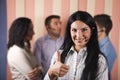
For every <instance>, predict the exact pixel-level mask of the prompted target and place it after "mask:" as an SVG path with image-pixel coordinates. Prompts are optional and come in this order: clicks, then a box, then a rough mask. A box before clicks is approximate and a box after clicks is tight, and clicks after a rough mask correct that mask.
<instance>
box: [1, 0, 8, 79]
mask: <svg viewBox="0 0 120 80" xmlns="http://www.w3.org/2000/svg"><path fill="white" fill-rule="evenodd" d="M6 12H7V11H6V0H0V80H6V64H7V60H6V54H7V46H6V44H7V36H6V35H7V19H6V18H7V15H6Z"/></svg>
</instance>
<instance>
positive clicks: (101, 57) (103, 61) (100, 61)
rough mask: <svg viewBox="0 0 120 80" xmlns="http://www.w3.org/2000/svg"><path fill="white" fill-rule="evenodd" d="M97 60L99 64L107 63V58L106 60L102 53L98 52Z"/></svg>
mask: <svg viewBox="0 0 120 80" xmlns="http://www.w3.org/2000/svg"><path fill="white" fill-rule="evenodd" d="M98 62H99V63H100V64H107V60H106V58H105V56H104V55H103V54H99V59H98Z"/></svg>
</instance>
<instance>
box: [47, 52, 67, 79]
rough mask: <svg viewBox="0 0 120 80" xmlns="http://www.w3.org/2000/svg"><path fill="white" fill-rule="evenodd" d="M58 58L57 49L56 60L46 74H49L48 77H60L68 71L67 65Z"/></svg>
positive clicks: (59, 55)
mask: <svg viewBox="0 0 120 80" xmlns="http://www.w3.org/2000/svg"><path fill="white" fill-rule="evenodd" d="M60 59H61V54H60V52H59V51H57V60H56V62H55V63H54V64H53V65H52V66H51V67H50V68H49V70H48V75H49V76H50V78H53V77H62V76H64V75H65V74H66V73H67V72H68V70H69V66H67V65H66V64H63V63H61V61H60Z"/></svg>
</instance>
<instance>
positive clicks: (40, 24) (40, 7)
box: [34, 0, 44, 40]
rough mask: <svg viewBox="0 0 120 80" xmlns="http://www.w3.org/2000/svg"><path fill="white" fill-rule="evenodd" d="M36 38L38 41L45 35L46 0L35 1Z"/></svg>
mask: <svg viewBox="0 0 120 80" xmlns="http://www.w3.org/2000/svg"><path fill="white" fill-rule="evenodd" d="M34 25H35V27H34V30H35V36H34V39H35V40H36V39H37V38H38V37H40V36H42V35H43V33H44V0H35V24H34Z"/></svg>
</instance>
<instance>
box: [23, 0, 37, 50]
mask: <svg viewBox="0 0 120 80" xmlns="http://www.w3.org/2000/svg"><path fill="white" fill-rule="evenodd" d="M25 1H26V2H25V16H26V17H29V18H30V19H31V20H32V22H33V24H34V22H35V21H34V17H35V16H34V15H35V14H34V12H35V10H34V9H35V0H25ZM33 44H34V37H33V39H32V40H31V49H33Z"/></svg>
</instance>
